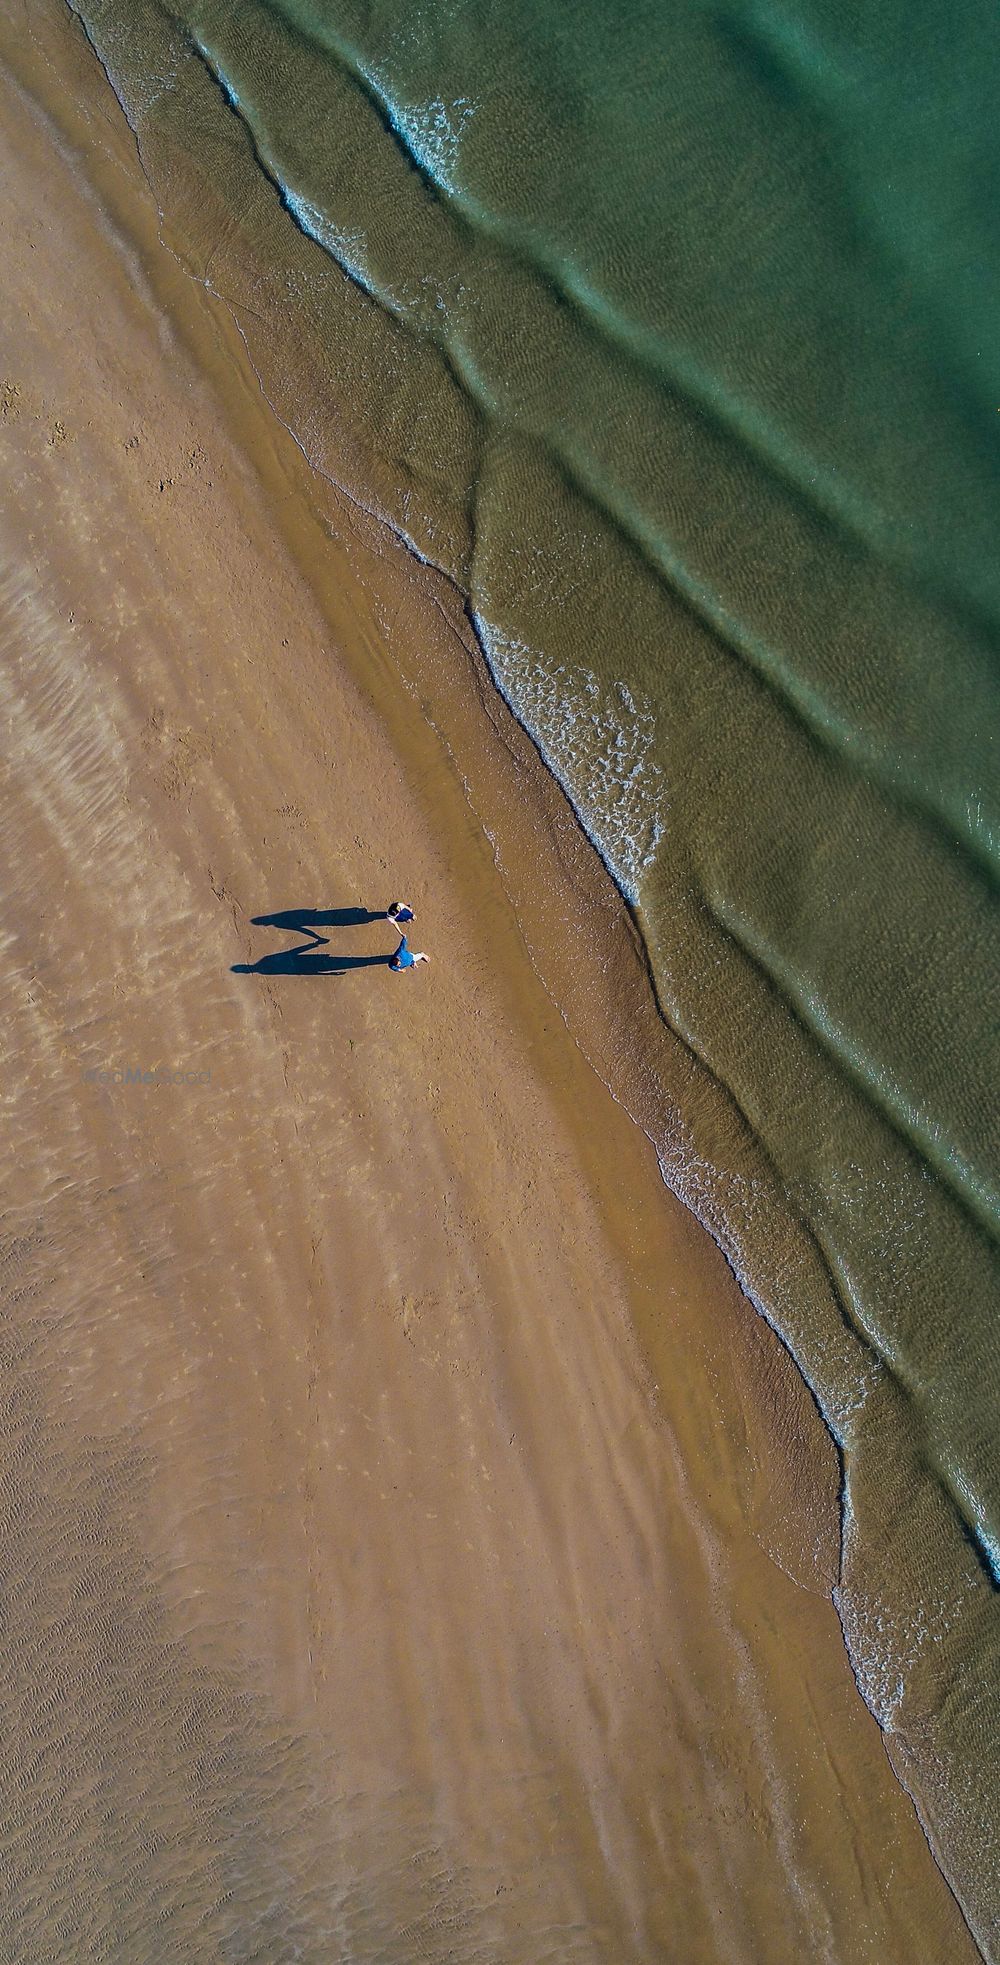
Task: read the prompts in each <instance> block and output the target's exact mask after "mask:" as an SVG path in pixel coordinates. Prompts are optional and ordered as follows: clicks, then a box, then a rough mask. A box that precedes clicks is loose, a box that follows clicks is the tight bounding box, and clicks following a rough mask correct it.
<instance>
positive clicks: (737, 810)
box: [74, 0, 1000, 1958]
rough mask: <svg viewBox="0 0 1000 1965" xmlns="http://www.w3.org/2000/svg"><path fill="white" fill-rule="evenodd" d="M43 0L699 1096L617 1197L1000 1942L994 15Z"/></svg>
mask: <svg viewBox="0 0 1000 1965" xmlns="http://www.w3.org/2000/svg"><path fill="white" fill-rule="evenodd" d="M74 5H75V6H76V8H77V11H78V12H79V13H80V15H81V17H82V19H83V20H84V22H85V25H86V28H87V32H88V34H89V35H90V37H91V39H92V41H93V43H94V46H95V48H96V50H97V52H98V54H99V56H100V58H101V60H102V62H103V63H104V65H105V66H106V68H107V70H108V73H109V75H110V76H111V79H112V81H113V83H114V86H115V88H116V90H117V92H118V94H119V97H120V99H121V100H122V103H123V105H124V107H125V109H126V113H127V114H128V116H129V119H130V121H131V123H132V126H133V128H134V130H135V132H136V136H137V140H138V143H139V146H140V153H141V155H142V159H143V163H144V166H145V168H146V170H147V172H148V174H149V176H150V179H151V182H152V183H153V185H154V187H155V189H156V191H157V195H158V197H159V198H160V202H161V205H162V208H163V212H164V224H165V226H166V227H167V229H168V233H169V237H170V239H171V242H172V243H173V244H174V246H175V249H176V250H178V251H180V252H182V254H183V256H184V259H185V262H186V263H187V264H188V265H189V267H190V269H191V271H192V274H193V275H194V277H196V278H200V279H202V280H204V281H206V282H207V283H209V284H210V285H211V286H212V287H213V288H214V289H215V290H216V291H218V292H219V293H220V294H222V295H223V296H224V297H225V299H226V300H227V301H228V302H229V304H230V305H231V307H232V309H233V311H234V314H235V317H236V319H237V321H238V322H239V324H240V327H241V330H242V332H243V334H244V337H245V339H246V343H247V347H248V350H249V352H250V355H251V358H252V360H253V361H254V363H255V365H256V367H257V369H258V373H259V374H260V377H261V381H262V385H263V387H264V388H265V390H266V392H267V394H268V396H269V397H270V399H271V401H272V402H273V404H274V406H275V409H276V410H277V412H278V414H279V415H280V416H281V417H282V418H283V420H284V421H285V422H286V423H287V424H288V426H289V428H290V429H292V430H293V432H294V434H295V435H296V437H297V438H298V440H299V442H300V443H301V445H302V447H303V449H304V450H305V452H306V454H307V456H308V457H309V458H310V460H311V461H312V462H313V463H314V465H315V466H316V468H317V469H318V470H321V471H326V472H328V473H329V474H330V475H331V476H335V477H336V478H337V479H338V481H340V482H346V483H347V487H348V489H349V490H350V492H351V494H352V495H353V496H355V497H357V498H358V499H360V500H362V501H363V502H364V503H365V504H366V505H367V506H368V507H369V508H370V509H372V510H375V511H377V512H378V513H380V514H381V515H383V516H384V518H385V519H386V521H387V523H389V524H390V525H391V526H392V527H393V528H394V529H395V530H396V532H398V533H399V534H400V535H401V536H402V537H404V538H405V540H406V541H407V542H408V543H409V545H410V546H411V548H412V550H413V551H414V552H415V553H417V554H419V555H420V556H421V557H423V558H425V559H427V560H430V561H432V562H433V563H434V564H435V565H437V566H439V567H441V568H443V569H444V570H445V571H446V572H447V573H448V574H449V575H450V576H451V577H452V578H453V579H454V580H455V581H456V582H457V583H458V585H459V586H460V587H461V589H462V591H463V593H464V594H465V595H466V596H467V598H468V604H469V608H470V611H471V614H472V618H473V619H474V621H475V623H476V626H477V630H478V632H479V635H480V640H481V643H482V647H483V650H484V653H485V656H486V659H487V661H488V663H489V665H490V668H491V670H492V673H493V675H494V677H495V680H496V682H497V685H498V687H499V688H500V689H501V690H502V692H503V694H504V695H505V697H506V698H507V700H508V701H509V702H510V704H511V705H512V706H513V708H514V709H515V711H516V713H517V714H518V716H519V717H520V718H521V720H522V721H523V722H524V724H525V726H526V727H527V728H528V729H529V730H530V731H531V733H532V735H533V736H534V737H535V739H536V742H537V744H538V747H539V749H540V751H541V753H542V755H543V757H544V758H545V760H546V762H547V763H548V765H549V766H550V768H551V769H552V770H553V771H554V772H555V773H556V774H557V776H558V777H559V778H560V780H561V781H562V783H563V784H564V786H565V787H566V789H567V791H568V793H569V796H570V798H571V799H572V801H573V803H574V805H575V807H576V810H577V812H578V814H579V816H580V819H581V821H582V823H583V824H584V825H585V827H586V828H587V830H588V832H589V833H590V836H591V838H592V839H593V840H594V842H595V844H596V846H597V847H598V849H599V850H600V852H601V853H602V856H603V857H604V859H605V862H606V864H607V866H608V867H609V869H610V870H611V872H612V873H613V875H614V877H615V879H616V880H617V882H618V884H619V886H620V887H621V889H622V892H623V894H624V895H625V896H626V898H627V900H628V902H629V904H630V905H631V906H632V907H633V909H634V910H635V913H636V918H637V920H638V923H639V925H640V927H641V930H642V933H643V936H644V938H645V941H646V945H647V948H648V950H649V955H650V962H651V969H652V974H653V977H654V979H655V987H656V990H657V994H658V998H659V1002H660V1006H661V1009H662V1013H663V1015H664V1017H665V1018H666V1019H667V1020H668V1021H669V1023H670V1024H671V1026H672V1027H673V1028H674V1029H675V1030H676V1031H677V1032H679V1033H680V1035H681V1036H682V1037H683V1039H684V1041H685V1042H686V1043H687V1044H688V1045H689V1046H690V1048H691V1050H692V1051H693V1052H694V1053H695V1054H696V1056H697V1057H698V1058H699V1059H700V1060H701V1061H702V1063H703V1064H704V1065H705V1066H706V1067H707V1069H708V1071H709V1072H710V1073H711V1076H712V1080H713V1082H714V1085H715V1087H716V1094H717V1096H716V1100H715V1106H714V1108H713V1111H712V1113H711V1114H710V1115H708V1114H702V1115H699V1116H698V1117H697V1119H692V1122H691V1128H690V1129H689V1131H688V1132H687V1133H685V1134H684V1144H683V1147H681V1146H679V1145H678V1137H679V1136H677V1137H674V1138H672V1139H664V1140H663V1141H662V1142H661V1162H662V1165H663V1168H664V1173H665V1177H666V1178H667V1179H668V1180H669V1181H670V1182H671V1184H673V1185H674V1186H675V1187H676V1188H677V1190H678V1191H679V1192H680V1193H681V1194H682V1195H683V1196H684V1197H685V1198H686V1199H687V1200H688V1201H689V1202H690V1203H691V1205H692V1206H694V1207H695V1208H696V1209H697V1210H698V1212H699V1213H700V1214H701V1215H702V1217H703V1219H705V1220H706V1222H707V1224H708V1225H709V1226H710V1227H711V1229H712V1232H713V1233H714V1234H715V1235H716V1237H717V1239H718V1240H719V1241H720V1242H721V1243H722V1245H723V1246H724V1248H725V1249H726V1251H727V1253H728V1254H729V1256H730V1258H731V1260H732V1261H733V1262H734V1264H735V1265H736V1266H737V1268H738V1270H739V1272H740V1274H741V1276H742V1278H743V1280H744V1282H745V1284H746V1287H747V1289H748V1291H749V1292H750V1294H751V1295H752V1296H753V1297H754V1300H755V1301H756V1302H757V1303H758V1304H759V1306H760V1308H761V1310H762V1312H763V1314H765V1315H767V1316H768V1317H769V1318H770V1319H771V1320H772V1321H773V1322H774V1323H775V1324H776V1326H777V1328H779V1330H780V1331H781V1333H782V1335H783V1336H784V1338H785V1340H786V1342H787V1343H788V1345H789V1347H790V1348H791V1349H792V1351H793V1352H794V1355H795V1357H796V1359H797V1361H798V1363H799V1366H800V1368H801V1370H802V1372H803V1373H804V1375H805V1377H806V1378H807V1380H808V1382H809V1384H810V1386H811V1387H812V1389H813V1391H814V1393H815V1395H816V1398H817V1400H818V1402H819V1404H820V1406H821V1408H822V1410H823V1412H824V1414H825V1416H826V1418H827V1421H828V1423H829V1425H830V1427H831V1429H832V1431H833V1432H834V1434H835V1437H836V1439H837V1441H838V1444H839V1446H840V1449H841V1452H842V1457H843V1468H844V1534H843V1551H842V1572H841V1578H840V1583H839V1587H838V1592H837V1602H838V1608H839V1611H840V1615H841V1619H842V1622H843V1626H844V1633H845V1639H846V1642H847V1645H848V1648H849V1652H850V1656H851V1660H852V1664H853V1667H854V1670H855V1674H856V1676H857V1680H858V1684H859V1687H860V1690H861V1692H862V1694H863V1696H864V1697H865V1699H866V1700H867V1701H868V1703H869V1705H870V1706H871V1708H872V1710H873V1712H874V1713H875V1714H876V1716H877V1718H878V1720H879V1722H880V1724H881V1725H882V1727H883V1729H884V1731H885V1736H886V1744H887V1748H888V1751H889V1753H890V1755H891V1757H892V1760H893V1764H894V1765H895V1767H896V1768H897V1771H898V1773H899V1775H900V1778H901V1779H902V1780H903V1781H904V1782H905V1784H906V1785H907V1787H908V1789H909V1791H910V1792H911V1794H912V1795H913V1797H914V1800H915V1802H916V1805H917V1807H918V1810H919V1812H920V1815H921V1819H922V1821H923V1823H924V1826H925V1829H926V1831H927V1834H928V1836H929V1838H930V1841H931V1843H932V1846H933V1848H934V1851H935V1854H936V1856H937V1858H938V1861H939V1862H940V1863H941V1866H942V1868H943V1869H944V1870H945V1873H946V1874H947V1876H948V1877H949V1879H950V1881H951V1883H952V1886H953V1888H954V1889H955V1892H956V1894H957V1896H958V1898H959V1901H960V1903H961V1904H962V1907H963V1910H964V1912H965V1915H966V1917H967V1919H968V1921H969V1924H970V1927H971V1928H972V1930H973V1932H974V1934H975V1936H976V1937H977V1940H978V1942H979V1944H980V1946H981V1948H982V1950H983V1952H984V1955H986V1956H988V1957H993V1958H995V1957H1000V1926H998V1907H1000V1879H998V1875H997V1849H998V1847H1000V1835H998V1829H1000V1822H998V1814H1000V1796H998V1793H997V1784H996V1767H997V1765H998V1761H1000V1675H998V1663H1000V1657H998V1653H1000V1604H998V1586H1000V1427H998V1417H997V1415H998V1390H1000V1333H998V1327H997V1309H996V1306H997V1280H998V1265H997V1230H998V1219H1000V1198H998V1182H1000V1156H998V1152H997V1146H998V1137H997V1136H998V1129H1000V1127H998V1101H997V1097H996V1087H997V1084H998V1078H1000V1074H998V1056H997V1051H998V1015H997V1012H998V997H1000V992H998V953H997V912H996V891H997V882H998V871H1000V771H998V755H997V752H998V743H997V737H996V732H997V727H998V708H1000V681H998V673H997V669H998V663H997V639H998V636H997V628H998V620H1000V563H998V558H997V554H996V551H995V535H996V523H997V516H998V463H997V459H998V444H1000V421H998V417H1000V403H998V401H997V398H998V396H1000V383H998V374H1000V238H998V231H1000V196H998V193H1000V126H998V123H997V118H996V113H995V103H996V100H997V93H998V88H1000V28H998V26H997V22H996V19H995V15H994V13H993V11H992V9H987V7H986V6H985V5H984V4H982V3H981V0H970V4H968V5H966V6H965V7H964V8H963V9H962V10H961V12H960V15H959V16H956V15H955V14H954V13H953V11H952V10H949V9H946V8H945V7H944V5H943V4H942V0H918V4H916V5H914V4H909V5H907V6H905V7H904V6H903V4H902V0H875V4H874V5H870V6H866V7H861V6H859V5H856V4H853V3H852V4H850V5H846V6H845V5H840V6H838V7H833V6H832V5H830V4H828V0H789V5H788V6H784V7H782V6H779V5H776V4H773V0H772V3H771V4H764V3H763V0H760V4H757V0H731V4H726V3H725V0H717V4H713V5H708V4H699V0H688V4H686V5H685V6H683V7H676V6H671V5H666V4H661V5H659V6H656V7H649V6H642V5H640V6H638V7H636V8H633V9H629V10H624V9H618V8H612V7H609V6H607V5H604V6H601V5H599V4H598V0H578V4H576V5H575V6H574V7H573V8H572V9H570V8H568V7H559V8H555V7H552V8H548V9H545V10H542V9H538V8H531V7H528V6H526V5H525V4H524V0H507V4H505V5H504V6H503V7H500V6H499V5H496V4H495V0H479V4H477V5H476V6H472V5H470V4H467V0H464V3H463V0H448V3H447V4H446V0H433V4H423V5H421V6H418V7H413V6H403V5H401V4H399V0H386V3H385V4H378V5H368V6H364V5H362V4H360V0H311V3H310V0H280V3H279V0H268V3H267V4H262V0H215V3H214V4H208V3H207V0H206V3H205V4H197V0H178V4H177V5H176V6H174V7H171V8H168V7H166V6H161V5H159V4H156V0H129V3H128V4H125V0H74ZM727 1127H728V1128H736V1127H738V1128H742V1129H744V1130H747V1129H749V1133H750V1135H751V1136H752V1138H753V1140H754V1142H755V1151H756V1153H757V1156H758V1164H759V1167H760V1169H761V1183H762V1184H763V1182H764V1180H765V1177H766V1181H767V1183H769V1186H770V1188H771V1189H773V1188H775V1187H776V1189H777V1191H778V1192H779V1194H780V1197H781V1202H782V1206H783V1207H784V1209H785V1210H786V1212H787V1215H788V1217H789V1219H790V1221H791V1222H793V1223H794V1225H795V1231H796V1234H797V1236H798V1238H799V1246H800V1248H801V1249H802V1250H804V1251H806V1255H807V1258H808V1259H806V1257H804V1258H803V1261H802V1263H801V1264H800V1265H799V1267H797V1268H794V1269H792V1270H787V1269H786V1270H784V1271H783V1270H782V1269H781V1267H780V1265H779V1264H777V1263H776V1261H775V1258H774V1252H773V1250H771V1249H769V1248H768V1246H767V1245H766V1236H765V1234H764V1232H763V1229H762V1227H761V1222H762V1220H763V1210H762V1209H761V1210H758V1209H757V1207H756V1203H755V1192H756V1190H755V1186H754V1182H753V1180H750V1181H744V1182H743V1183H741V1184H740V1185H739V1186H738V1189H737V1188H736V1187H734V1185H733V1184H732V1183H731V1182H727V1180H726V1179H725V1177H724V1163H725V1157H726V1155H725V1145H724V1142H725V1138H726V1132H727ZM761 1191H762V1188H761Z"/></svg>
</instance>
